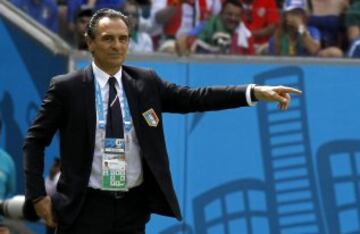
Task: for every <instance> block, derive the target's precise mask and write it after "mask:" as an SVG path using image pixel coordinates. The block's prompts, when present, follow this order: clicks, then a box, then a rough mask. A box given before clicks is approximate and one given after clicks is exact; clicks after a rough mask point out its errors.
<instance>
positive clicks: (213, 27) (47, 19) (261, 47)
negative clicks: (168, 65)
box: [9, 0, 360, 58]
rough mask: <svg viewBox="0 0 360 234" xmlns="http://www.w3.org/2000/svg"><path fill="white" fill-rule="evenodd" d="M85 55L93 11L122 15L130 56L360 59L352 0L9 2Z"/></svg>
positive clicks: (355, 0) (359, 27) (357, 1)
mask: <svg viewBox="0 0 360 234" xmlns="http://www.w3.org/2000/svg"><path fill="white" fill-rule="evenodd" d="M9 1H10V2H12V3H13V4H14V5H16V6H17V7H18V8H20V9H21V10H23V11H24V12H26V13H27V14H29V15H30V16H32V17H33V18H34V19H36V20H37V21H38V22H40V23H41V24H43V25H44V26H46V27H47V28H49V29H50V30H52V31H53V32H55V33H57V34H58V35H59V36H60V37H62V38H63V39H65V40H66V41H67V42H68V43H69V44H70V45H72V46H73V47H74V48H75V49H79V50H86V49H87V45H86V42H85V38H84V31H85V28H86V25H87V23H88V21H89V19H90V17H91V15H92V14H93V13H94V12H95V11H96V10H97V9H100V8H104V7H107V8H114V9H118V10H120V11H122V12H123V13H124V14H125V15H127V16H128V18H129V23H130V31H131V32H130V35H131V40H130V48H129V51H130V52H141V53H147V52H154V51H158V52H164V53H173V54H177V55H179V56H187V55H190V54H195V53H196V54H232V55H273V56H274V55H279V56H316V57H335V58H339V57H352V58H356V57H360V0H9Z"/></svg>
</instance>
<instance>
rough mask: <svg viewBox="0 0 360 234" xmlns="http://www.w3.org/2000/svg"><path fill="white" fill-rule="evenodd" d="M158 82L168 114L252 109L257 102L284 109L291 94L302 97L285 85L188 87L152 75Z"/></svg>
mask: <svg viewBox="0 0 360 234" xmlns="http://www.w3.org/2000/svg"><path fill="white" fill-rule="evenodd" d="M153 77H154V78H155V81H156V82H158V87H159V92H160V98H161V104H162V110H163V111H165V112H177V113H188V112H196V111H212V110H222V109H229V108H236V107H241V106H252V105H254V102H256V101H269V102H278V103H279V108H280V109H282V110H285V109H286V108H287V107H288V105H289V103H290V100H291V98H290V95H289V94H291V93H294V94H301V91H300V90H297V89H294V88H291V87H286V86H257V85H237V86H213V87H204V88H195V89H193V88H189V87H187V86H178V85H175V84H173V83H169V82H167V81H164V80H161V79H160V78H159V77H158V76H157V75H156V73H155V72H153Z"/></svg>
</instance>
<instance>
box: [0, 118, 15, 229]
mask: <svg viewBox="0 0 360 234" xmlns="http://www.w3.org/2000/svg"><path fill="white" fill-rule="evenodd" d="M1 128H2V121H1V119H0V136H1ZM15 177H16V174H15V165H14V161H13V159H12V158H11V156H10V155H9V154H8V153H6V152H5V151H4V150H2V149H1V148H0V200H3V199H5V198H9V197H10V196H11V195H13V194H14V193H15V189H16V186H15V183H16V179H15ZM0 234H10V229H9V228H8V227H7V226H6V225H4V223H3V218H2V217H1V216H0Z"/></svg>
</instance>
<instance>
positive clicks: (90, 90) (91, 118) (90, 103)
mask: <svg viewBox="0 0 360 234" xmlns="http://www.w3.org/2000/svg"><path fill="white" fill-rule="evenodd" d="M84 73H85V74H84V76H83V85H84V90H85V92H84V96H83V98H84V103H85V109H86V121H87V126H88V131H89V134H88V135H89V142H90V149H91V151H92V154H91V155H93V151H94V146H95V129H96V110H95V84H94V73H93V71H92V66H91V65H89V66H88V67H87V68H86V69H85V70H84Z"/></svg>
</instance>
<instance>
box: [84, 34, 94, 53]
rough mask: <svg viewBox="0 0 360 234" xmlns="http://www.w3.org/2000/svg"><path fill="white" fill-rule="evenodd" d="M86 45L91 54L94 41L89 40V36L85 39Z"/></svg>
mask: <svg viewBox="0 0 360 234" xmlns="http://www.w3.org/2000/svg"><path fill="white" fill-rule="evenodd" d="M85 40H86V44H87V46H88V49H89V51H90V52H91V53H92V52H93V49H94V40H93V39H91V38H90V37H89V36H86V37H85Z"/></svg>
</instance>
